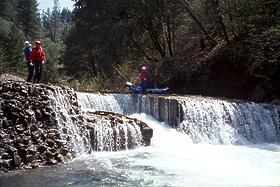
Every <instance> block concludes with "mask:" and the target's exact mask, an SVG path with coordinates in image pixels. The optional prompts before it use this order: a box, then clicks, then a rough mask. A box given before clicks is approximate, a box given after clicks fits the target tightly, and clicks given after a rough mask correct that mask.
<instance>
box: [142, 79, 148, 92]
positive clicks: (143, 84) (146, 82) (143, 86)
mask: <svg viewBox="0 0 280 187" xmlns="http://www.w3.org/2000/svg"><path fill="white" fill-rule="evenodd" d="M147 86H148V81H147V80H145V81H141V88H142V92H146V91H147Z"/></svg>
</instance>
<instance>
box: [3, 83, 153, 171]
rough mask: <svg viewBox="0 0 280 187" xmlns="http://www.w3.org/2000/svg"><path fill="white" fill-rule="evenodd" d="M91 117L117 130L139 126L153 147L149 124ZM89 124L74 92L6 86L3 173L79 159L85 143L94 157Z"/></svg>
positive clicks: (37, 86)
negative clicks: (125, 126)
mask: <svg viewBox="0 0 280 187" xmlns="http://www.w3.org/2000/svg"><path fill="white" fill-rule="evenodd" d="M87 116H88V115H87ZM91 116H92V117H91V120H92V122H96V121H99V124H101V125H102V124H103V122H104V123H107V122H108V120H109V121H110V122H111V123H114V124H115V125H118V123H124V122H127V123H134V124H137V125H139V127H140V128H141V132H142V133H143V145H149V142H150V139H151V136H152V130H151V129H150V128H149V127H148V126H147V125H145V124H144V123H142V122H138V121H137V120H134V119H126V118H125V117H124V116H123V117H122V116H120V115H119V116H118V115H113V114H112V113H111V114H105V113H100V112H99V113H95V114H91ZM88 120H89V118H86V117H85V115H84V113H83V112H82V111H81V110H80V106H79V104H78V101H77V95H76V93H75V92H74V90H72V89H69V88H66V87H56V86H52V85H43V84H31V83H26V82H15V81H4V82H0V170H4V171H9V170H16V169H32V168H36V167H39V166H42V165H55V164H58V163H60V162H64V161H67V160H70V159H72V158H74V157H75V156H76V154H77V153H78V152H79V150H77V147H79V146H80V144H83V146H84V147H85V149H86V153H90V152H91V151H92V150H94V149H93V148H91V145H93V142H92V140H91V137H90V131H91V130H92V126H91V125H90V123H85V122H86V121H88ZM145 134H146V135H145ZM77 137H79V139H77ZM87 142H91V145H89V144H87ZM77 143H80V144H79V145H77ZM129 148H133V147H129Z"/></svg>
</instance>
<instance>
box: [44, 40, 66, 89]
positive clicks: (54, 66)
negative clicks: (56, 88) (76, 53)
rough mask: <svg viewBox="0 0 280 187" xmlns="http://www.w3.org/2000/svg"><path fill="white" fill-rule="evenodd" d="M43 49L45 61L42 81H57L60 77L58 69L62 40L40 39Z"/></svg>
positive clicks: (62, 51) (62, 50)
mask: <svg viewBox="0 0 280 187" xmlns="http://www.w3.org/2000/svg"><path fill="white" fill-rule="evenodd" d="M42 44H43V49H44V51H45V52H46V59H47V60H46V63H45V64H44V76H43V81H44V82H49V83H53V84H56V83H59V82H60V81H61V79H62V77H61V76H60V72H59V69H60V68H61V67H62V65H61V64H60V61H61V57H62V55H63V53H64V48H65V47H64V44H63V43H62V42H53V41H52V40H51V39H49V38H45V39H43V40H42Z"/></svg>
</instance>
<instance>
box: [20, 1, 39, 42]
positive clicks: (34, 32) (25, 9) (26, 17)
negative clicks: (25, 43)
mask: <svg viewBox="0 0 280 187" xmlns="http://www.w3.org/2000/svg"><path fill="white" fill-rule="evenodd" d="M37 7H38V3H37V1H36V0H20V1H19V6H18V11H19V12H18V16H17V17H18V23H19V24H20V25H21V27H22V30H23V32H24V34H25V37H26V39H28V40H33V39H39V38H41V26H40V16H39V14H38V8H37Z"/></svg>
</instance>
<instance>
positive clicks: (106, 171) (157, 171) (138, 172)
mask: <svg viewBox="0 0 280 187" xmlns="http://www.w3.org/2000/svg"><path fill="white" fill-rule="evenodd" d="M108 98H109V100H108ZM108 98H107V97H102V98H100V97H96V95H95V96H89V97H87V99H86V100H85V102H86V103H82V104H81V105H82V106H83V109H92V110H97V109H98V110H104V106H106V107H107V110H109V111H110V110H112V108H113V109H114V111H115V112H120V113H121V112H124V113H125V111H129V110H131V111H133V110H132V108H131V109H126V108H123V107H124V106H125V107H132V105H128V106H126V104H123V101H121V99H122V98H120V100H118V99H116V97H115V96H113V97H112V95H111V96H110V97H108ZM79 99H80V100H81V98H79ZM124 99H125V100H126V102H128V103H131V101H132V100H131V98H130V97H126V98H124ZM92 100H93V101H92ZM96 100H99V103H96ZM143 100H144V101H145V102H146V100H145V98H143ZM206 100H207V99H206ZM94 102H95V103H94ZM90 103H94V104H92V105H90ZM220 103H223V105H226V106H225V107H219V105H220ZM189 104H192V105H193V104H195V105H193V106H192V107H191V106H189V107H187V108H184V113H185V116H184V121H183V122H182V124H181V125H182V126H181V128H183V129H181V128H180V129H178V130H176V129H173V128H171V127H169V126H168V125H167V124H165V123H162V122H158V121H156V120H154V119H153V118H151V117H150V116H147V115H146V114H133V115H131V116H130V117H134V118H137V119H140V120H142V121H144V122H146V123H147V124H148V125H149V126H150V127H151V128H153V130H154V136H153V138H152V142H151V146H149V147H141V148H137V149H135V150H129V151H121V152H114V153H113V152H93V153H92V154H90V155H88V154H83V155H81V156H80V157H79V158H77V159H75V160H74V161H72V162H71V163H68V164H66V165H64V166H58V167H50V168H42V169H41V170H36V171H33V172H30V173H27V174H22V175H21V174H19V175H14V176H11V177H8V178H1V177H0V178H1V180H0V186H1V187H2V186H10V187H13V186H23V187H32V186H46V187H48V186H51V187H54V186H71V187H73V186H74V187H92V186H215V187H216V186H280V146H279V143H277V141H276V140H277V138H276V134H275V131H273V126H272V124H273V123H275V120H277V119H278V120H279V117H278V116H274V117H272V114H271V113H270V112H269V111H266V109H265V108H262V107H261V106H260V105H256V106H255V104H253V103H252V104H246V103H244V104H242V103H241V105H240V106H239V105H238V104H237V103H227V102H225V101H221V102H216V101H215V102H214V104H213V103H212V104H207V103H204V102H201V100H199V101H192V102H189ZM187 105H188V103H185V105H184V106H187ZM221 106H222V105H221ZM96 107H99V108H96ZM111 107H112V108H111ZM141 107H147V106H146V105H145V104H143V106H141ZM187 109H192V111H191V110H188V111H187ZM246 110H247V113H246V112H245V111H246ZM252 111H256V112H255V113H254V112H253V113H252ZM260 111H261V112H260ZM206 114H209V115H206ZM226 114H227V115H226ZM229 117H230V120H229ZM194 122H196V124H197V125H201V124H202V125H201V126H200V128H199V129H197V128H196V126H195V123H194ZM267 122H268V123H267ZM186 123H193V124H192V125H191V126H190V127H191V128H190V129H189V130H191V131H192V133H191V135H190V136H189V135H187V134H185V133H182V132H180V131H179V130H185V129H184V128H185V125H186ZM204 125H209V126H207V127H208V128H204V127H206V126H204ZM239 126H243V127H246V128H245V130H244V129H241V130H239ZM260 127H261V128H260ZM203 128H204V129H203ZM258 129H260V130H258ZM262 129H263V130H262ZM205 131H206V133H205V134H203V132H205ZM199 132H202V134H200V133H199ZM248 132H250V133H248ZM259 132H264V134H265V135H264V134H261V133H259ZM243 133H245V135H244V134H243ZM256 133H257V134H256ZM209 134H213V135H212V136H210V137H209V136H208V135H209ZM248 134H250V136H248ZM267 136H271V137H267ZM197 140H198V141H197ZM221 140H222V141H221ZM274 140H275V141H274ZM194 141H195V142H198V143H194ZM270 142H271V143H270ZM239 143H241V144H242V145H239Z"/></svg>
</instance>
